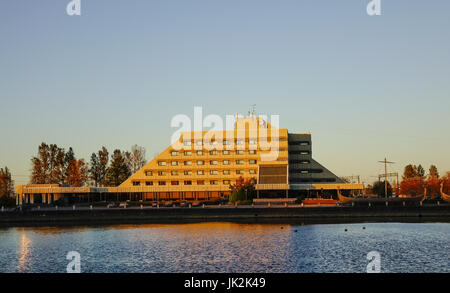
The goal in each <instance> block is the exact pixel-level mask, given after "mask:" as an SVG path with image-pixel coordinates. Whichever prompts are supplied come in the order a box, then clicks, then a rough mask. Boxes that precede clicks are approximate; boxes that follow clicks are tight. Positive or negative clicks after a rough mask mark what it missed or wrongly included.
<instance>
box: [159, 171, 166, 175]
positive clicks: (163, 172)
mask: <svg viewBox="0 0 450 293" xmlns="http://www.w3.org/2000/svg"><path fill="white" fill-rule="evenodd" d="M158 176H166V172H165V171H158Z"/></svg>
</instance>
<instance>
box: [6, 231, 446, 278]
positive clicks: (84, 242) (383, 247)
mask: <svg viewBox="0 0 450 293" xmlns="http://www.w3.org/2000/svg"><path fill="white" fill-rule="evenodd" d="M345 229H347V231H345ZM69 251H77V252H79V253H80V256H81V262H80V263H81V271H82V272H229V273H239V272H255V273H256V272H294V273H300V272H366V266H367V264H368V263H369V260H367V259H366V256H367V254H368V253H369V252H370V251H377V252H379V254H380V257H381V259H380V261H381V262H380V267H381V272H450V266H449V259H450V224H448V223H417V224H414V223H364V224H330V225H328V224H322V225H281V224H277V225H272V224H237V223H226V222H218V223H195V224H167V225H161V224H152V225H118V226H104V227H39V228H0V272H65V271H66V266H67V264H68V263H69V260H67V259H66V255H67V253H68V252H69Z"/></svg>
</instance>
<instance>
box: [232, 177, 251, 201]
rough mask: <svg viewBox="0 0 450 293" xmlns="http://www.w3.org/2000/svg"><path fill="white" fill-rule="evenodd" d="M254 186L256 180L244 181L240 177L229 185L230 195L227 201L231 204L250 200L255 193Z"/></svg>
mask: <svg viewBox="0 0 450 293" xmlns="http://www.w3.org/2000/svg"><path fill="white" fill-rule="evenodd" d="M255 184H256V180H255V179H254V178H250V179H248V180H244V178H243V177H242V176H240V177H239V178H238V179H237V180H236V183H235V184H230V190H231V195H230V198H229V201H230V202H231V203H236V202H239V201H247V200H252V199H253V198H254V196H255V193H256V191H255Z"/></svg>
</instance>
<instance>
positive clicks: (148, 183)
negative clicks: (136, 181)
mask: <svg viewBox="0 0 450 293" xmlns="http://www.w3.org/2000/svg"><path fill="white" fill-rule="evenodd" d="M145 185H147V186H152V185H153V181H145Z"/></svg>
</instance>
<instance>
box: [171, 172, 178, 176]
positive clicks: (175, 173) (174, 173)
mask: <svg viewBox="0 0 450 293" xmlns="http://www.w3.org/2000/svg"><path fill="white" fill-rule="evenodd" d="M170 174H171V175H172V176H177V175H178V171H171V172H170Z"/></svg>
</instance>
